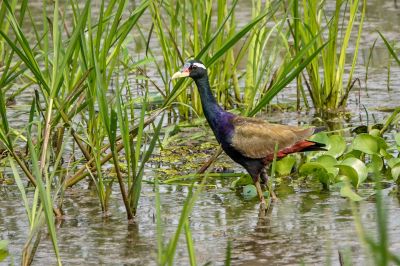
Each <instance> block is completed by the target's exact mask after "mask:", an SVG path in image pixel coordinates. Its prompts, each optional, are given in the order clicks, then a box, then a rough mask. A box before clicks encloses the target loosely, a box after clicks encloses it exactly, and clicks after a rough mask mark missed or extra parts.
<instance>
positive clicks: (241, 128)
mask: <svg viewBox="0 0 400 266" xmlns="http://www.w3.org/2000/svg"><path fill="white" fill-rule="evenodd" d="M232 124H233V125H234V128H235V131H234V135H233V138H232V146H233V147H234V148H235V149H237V150H238V151H240V152H241V153H242V154H243V155H245V156H247V157H249V158H265V157H266V156H267V155H269V154H272V153H274V150H275V144H276V143H277V144H278V149H279V150H282V149H284V148H287V147H290V146H292V145H294V144H295V143H296V142H298V141H300V140H303V139H306V138H308V137H309V136H311V135H312V134H313V132H314V128H300V127H296V126H287V125H279V124H271V123H268V122H265V121H263V120H260V119H257V118H249V117H235V118H234V119H233V120H232Z"/></svg>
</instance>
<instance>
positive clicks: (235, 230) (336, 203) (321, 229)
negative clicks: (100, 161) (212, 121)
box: [0, 0, 400, 265]
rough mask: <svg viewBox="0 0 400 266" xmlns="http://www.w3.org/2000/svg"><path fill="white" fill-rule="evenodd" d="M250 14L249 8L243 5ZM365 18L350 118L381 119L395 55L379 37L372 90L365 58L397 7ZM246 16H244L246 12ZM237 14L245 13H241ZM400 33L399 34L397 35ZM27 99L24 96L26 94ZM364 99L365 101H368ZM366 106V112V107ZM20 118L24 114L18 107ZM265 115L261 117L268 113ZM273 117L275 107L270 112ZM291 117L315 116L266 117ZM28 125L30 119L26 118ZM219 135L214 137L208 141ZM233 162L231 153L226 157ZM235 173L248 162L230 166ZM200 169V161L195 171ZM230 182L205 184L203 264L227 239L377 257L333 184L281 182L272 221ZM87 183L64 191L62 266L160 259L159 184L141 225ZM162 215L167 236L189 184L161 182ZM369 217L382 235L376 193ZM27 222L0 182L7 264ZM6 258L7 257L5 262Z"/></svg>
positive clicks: (242, 246) (254, 260)
mask: <svg viewBox="0 0 400 266" xmlns="http://www.w3.org/2000/svg"><path fill="white" fill-rule="evenodd" d="M243 12H244V14H247V13H246V12H247V11H246V10H245V9H244V11H243ZM367 15H368V17H367V20H366V22H365V31H364V34H363V42H362V45H361V49H360V53H359V62H358V63H359V66H358V67H357V69H356V73H355V76H357V77H360V79H361V87H362V90H361V91H359V92H358V91H357V90H354V92H353V93H352V95H351V97H350V99H349V110H350V111H351V113H352V117H351V119H350V120H349V121H347V122H346V126H358V125H360V124H366V123H367V122H368V123H375V122H382V120H383V119H384V118H385V117H386V116H387V115H388V113H384V112H379V111H377V110H376V108H377V107H395V106H398V104H399V102H400V96H399V95H400V94H399V89H400V69H399V68H398V67H395V66H393V67H392V69H391V71H392V73H391V79H390V83H389V84H390V90H388V89H387V72H386V71H387V70H386V66H387V59H388V53H387V51H386V50H385V48H384V46H383V44H382V42H380V41H379V42H378V43H377V46H376V50H375V51H374V54H373V61H372V65H371V68H370V69H369V80H368V91H367V90H365V89H364V88H365V83H364V76H365V66H364V65H363V64H364V63H365V62H366V61H367V60H368V56H369V48H370V47H371V46H372V43H373V41H374V40H375V38H376V37H377V36H378V34H377V33H376V30H377V29H379V30H382V32H383V33H384V34H385V36H386V37H387V38H389V39H395V38H396V37H398V28H397V27H398V25H399V24H400V9H395V8H394V2H393V1H384V4H383V5H382V4H381V1H379V0H375V1H368V8H367ZM242 17H245V15H243V16H242ZM238 18H239V19H240V18H241V16H240V14H238ZM398 41H399V40H398V39H397V42H398ZM293 99H295V92H294V90H293V89H291V88H289V89H288V90H286V91H284V92H283V93H281V94H280V95H279V96H278V97H277V99H275V102H276V101H279V102H289V103H291V102H293ZM29 101H30V98H29V96H27V102H29ZM364 106H365V109H364ZM366 110H367V111H366ZM13 115H14V116H15V118H16V126H18V120H19V121H20V123H23V121H24V120H23V119H18V118H20V116H21V115H26V110H23V111H21V110H17V109H16V110H15V112H14V114H13ZM266 115H267V114H265V115H263V114H262V115H261V116H266ZM268 115H269V114H268ZM268 119H269V120H271V121H277V122H282V123H288V124H297V123H298V122H300V123H307V124H308V123H310V121H311V120H312V115H310V114H306V113H304V112H302V113H295V112H293V113H277V114H274V115H273V116H272V117H269V118H268ZM21 126H23V125H22V124H21ZM206 140H207V141H209V140H210V141H212V139H211V138H210V139H206ZM222 160H226V161H228V160H227V158H222ZM231 168H232V169H233V170H234V171H235V172H243V169H241V168H240V167H238V166H237V165H234V164H232V165H231ZM152 170H153V169H152V168H151V166H149V168H148V169H147V172H146V176H145V178H146V179H148V180H152V178H153V176H154V175H155V174H156V172H155V171H152ZM193 170H194V169H193ZM231 181H232V180H231V179H225V180H219V179H217V180H215V181H213V183H215V184H216V187H217V188H215V189H207V190H205V191H204V192H202V193H201V195H200V198H199V199H198V200H197V203H196V205H195V207H194V209H193V212H192V214H191V217H190V226H191V229H192V234H193V238H194V241H195V251H196V257H197V259H198V263H199V265H202V264H205V263H207V262H211V265H222V264H223V263H224V259H225V253H226V249H227V246H228V242H229V243H231V247H232V261H233V264H234V265H298V264H300V263H305V264H306V265H329V264H330V265H339V264H340V263H339V256H338V252H339V251H340V252H342V254H348V255H349V256H350V257H351V261H352V262H353V264H354V265H372V264H373V263H372V261H371V260H370V259H369V258H368V254H369V252H368V251H367V250H365V249H363V248H362V246H361V244H360V242H359V240H358V236H357V233H356V230H355V225H354V219H353V216H352V210H351V207H350V205H349V202H348V201H347V200H345V199H343V198H341V197H340V196H339V194H338V193H337V192H336V191H335V190H334V191H333V192H330V193H322V192H320V190H319V188H318V187H316V188H308V189H305V188H299V187H298V186H296V185H294V184H291V183H290V182H283V183H282V184H281V186H279V187H278V188H277V193H278V197H279V201H278V202H277V203H274V205H273V208H272V211H271V213H270V214H269V215H268V217H267V219H266V220H260V219H259V218H258V204H257V201H250V202H249V201H244V200H243V199H242V198H241V197H240V196H238V195H237V193H235V192H234V191H232V190H230V189H229V184H230V182H231ZM82 186H83V185H81V186H77V187H74V188H72V189H69V190H67V192H66V195H65V204H64V210H65V219H64V220H63V221H61V222H60V223H59V224H58V225H57V226H58V229H57V235H58V243H59V247H60V252H61V258H62V260H63V263H64V264H65V265H95V264H101V265H122V264H124V265H155V264H156V261H157V235H156V225H155V219H154V217H155V204H154V191H153V187H152V185H149V184H146V183H145V184H144V185H143V191H142V196H141V199H140V203H139V210H138V216H137V217H136V220H135V223H134V224H128V223H127V221H126V215H125V211H124V208H123V204H122V201H120V199H119V194H118V193H114V195H113V197H112V201H111V202H110V216H109V217H103V215H102V212H101V209H100V206H99V203H98V200H97V196H96V195H95V193H93V192H92V191H90V190H87V189H84V188H83V187H82ZM391 189H392V188H391V187H390V188H388V189H386V190H385V196H384V200H385V208H386V209H387V213H388V221H389V225H388V228H389V232H390V243H391V244H390V249H391V250H392V251H393V252H395V253H397V254H400V219H398V217H399V212H400V208H399V207H400V204H399V199H398V198H397V197H395V196H393V195H391V194H389V192H390V190H391ZM160 191H161V201H162V219H163V224H164V232H165V238H164V242H165V243H167V241H168V240H169V238H170V236H171V235H172V234H173V233H174V231H175V229H176V226H177V224H178V222H179V214H180V211H181V208H182V205H183V202H184V200H185V198H186V196H187V188H186V187H180V186H172V185H171V186H167V185H161V186H160ZM357 209H358V210H359V212H360V214H361V219H362V221H363V225H364V226H365V229H366V231H367V232H369V233H370V234H371V235H375V233H376V217H375V201H374V200H373V199H370V200H366V201H363V202H361V203H359V204H357ZM27 232H28V221H27V218H26V215H25V212H24V207H23V206H22V204H21V199H20V195H19V192H18V190H17V188H16V187H15V186H13V185H0V239H8V240H9V241H10V245H9V251H10V254H11V256H10V257H9V258H7V260H6V261H5V262H3V264H4V265H9V264H11V263H12V262H14V263H15V264H16V265H17V264H19V263H20V259H21V258H20V257H21V250H22V248H23V245H24V243H25V241H26V238H27ZM52 250H53V248H52V244H51V241H50V238H49V237H48V236H47V235H46V234H45V233H44V234H43V236H42V241H41V243H40V245H39V248H38V251H37V253H36V256H35V259H34V263H33V264H34V265H43V264H45V263H46V264H48V265H54V264H55V263H56V261H55V258H54V254H53V251H52ZM175 259H176V260H175V261H176V265H188V263H189V262H188V255H187V251H186V246H185V238H184V236H182V237H181V239H180V243H179V245H178V250H177V254H176V256H175ZM0 264H1V263H0Z"/></svg>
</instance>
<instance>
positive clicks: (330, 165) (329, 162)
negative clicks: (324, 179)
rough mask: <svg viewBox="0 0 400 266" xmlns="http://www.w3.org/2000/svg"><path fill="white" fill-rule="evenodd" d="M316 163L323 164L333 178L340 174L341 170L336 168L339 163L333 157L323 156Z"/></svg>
mask: <svg viewBox="0 0 400 266" xmlns="http://www.w3.org/2000/svg"><path fill="white" fill-rule="evenodd" d="M316 162H317V163H320V164H322V165H323V166H324V167H325V169H326V170H327V172H328V173H330V174H332V175H333V176H336V175H337V174H338V172H339V169H337V168H336V167H335V165H337V163H338V162H337V160H336V159H335V158H334V157H333V156H331V155H326V154H324V155H321V156H320V157H318V158H317V160H316Z"/></svg>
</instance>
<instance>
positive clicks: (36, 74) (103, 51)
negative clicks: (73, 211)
mask: <svg viewBox="0 0 400 266" xmlns="http://www.w3.org/2000/svg"><path fill="white" fill-rule="evenodd" d="M46 3H47V2H45V4H44V5H43V16H42V21H41V23H42V27H38V25H36V23H35V21H33V20H32V23H33V28H34V33H35V34H34V35H33V36H29V35H27V34H26V33H25V32H24V29H23V27H22V26H23V21H24V15H25V13H30V6H29V3H28V1H22V2H21V3H20V5H19V6H18V5H17V4H14V3H11V2H10V1H8V0H6V1H3V2H2V3H1V9H0V15H2V16H4V12H5V14H6V17H7V20H6V21H7V23H8V24H7V23H6V24H7V27H9V28H10V31H11V32H12V34H9V33H8V32H7V31H6V28H7V27H6V26H5V24H2V27H1V28H0V42H1V43H2V44H5V45H4V49H5V50H4V54H5V56H4V58H6V60H5V66H4V68H2V76H1V79H0V86H1V89H0V119H1V123H0V142H1V145H2V146H4V147H5V149H6V151H7V155H8V160H7V161H8V165H9V166H10V167H11V169H12V172H13V174H14V180H15V183H16V184H17V186H18V188H19V190H20V192H21V197H22V200H23V203H24V206H25V209H26V213H27V217H28V220H29V224H30V234H29V237H28V240H27V243H26V245H25V249H24V254H23V264H24V265H28V264H30V263H31V262H32V260H33V257H34V254H35V251H36V249H37V247H38V244H39V243H40V239H41V235H42V234H41V232H42V226H43V225H44V224H45V223H46V224H47V228H48V232H49V234H50V236H51V240H52V242H53V248H54V251H55V255H56V258H57V263H58V264H59V265H60V264H61V258H60V256H59V249H58V245H57V236H56V229H55V220H56V219H57V218H60V217H62V215H63V210H62V202H63V198H64V191H65V189H67V188H68V187H70V186H72V185H74V184H76V183H78V182H79V181H80V180H82V179H83V178H85V177H87V176H89V175H90V176H91V177H92V180H94V184H95V185H96V191H97V193H98V198H99V201H100V206H101V208H102V210H103V212H104V213H105V214H106V213H107V208H108V199H109V197H110V191H111V185H112V183H113V181H112V180H113V179H112V178H111V181H110V178H109V177H105V171H104V169H103V165H104V164H106V163H107V162H112V163H113V165H114V169H115V173H116V181H117V182H118V184H119V187H120V192H121V196H122V198H123V202H124V205H125V209H126V212H127V217H128V219H129V220H132V219H133V217H134V215H135V214H136V210H137V204H138V201H139V197H140V189H141V180H142V177H143V173H144V166H145V163H146V162H147V161H148V160H149V158H150V155H151V153H152V151H153V149H154V147H155V144H156V142H157V141H158V139H159V137H158V136H159V133H160V129H161V125H162V123H163V119H162V118H161V119H160V120H158V122H157V124H155V125H154V127H153V130H152V131H151V132H150V131H149V132H147V130H146V128H147V127H148V126H149V125H152V124H153V122H154V120H155V119H156V118H157V117H158V116H159V115H160V113H162V111H163V110H164V109H158V110H156V111H155V112H153V113H150V112H149V111H148V104H147V103H148V101H149V99H148V97H147V95H148V93H147V91H148V87H147V85H146V83H145V82H146V81H145V80H144V79H143V78H140V77H137V79H136V81H137V82H138V84H139V85H140V86H142V85H143V86H142V88H143V91H144V92H145V93H144V94H143V96H140V97H137V96H134V95H132V93H131V92H130V89H131V87H130V85H129V82H128V75H129V74H130V72H132V70H135V69H136V67H137V66H138V65H140V64H138V63H137V62H134V61H133V60H132V58H131V57H130V56H128V57H127V55H126V47H127V46H128V45H129V42H128V41H127V36H128V34H129V33H130V32H131V31H132V30H133V28H134V27H135V25H136V24H137V22H138V20H139V18H140V17H141V16H142V14H143V13H144V11H145V10H146V9H147V7H148V4H149V3H148V2H147V1H143V2H141V3H140V4H138V5H137V6H136V8H135V9H132V10H128V8H127V5H128V1H109V2H108V3H107V5H106V3H105V1H102V4H101V7H100V10H99V16H98V17H97V19H96V20H94V17H93V15H92V10H91V4H90V3H91V1H86V2H85V3H84V5H83V6H82V5H80V4H79V5H78V1H71V2H69V3H68V6H67V8H69V10H70V11H71V20H68V21H67V20H66V16H65V13H63V12H61V10H63V9H62V8H60V4H59V2H58V1H55V2H54V5H53V6H52V10H53V13H52V14H50V13H49V11H48V10H49V9H50V7H49V6H48V5H47V4H46ZM17 8H19V9H17ZM17 11H18V12H17ZM17 14H18V15H19V17H17V16H18V15H17ZM3 18H4V17H2V19H3ZM69 23H70V24H69ZM3 26H4V27H3ZM15 61H16V63H14V62H15ZM132 62H133V63H132ZM17 80H18V82H22V83H23V85H22V88H23V90H20V91H19V93H18V94H15V100H16V101H17V102H18V101H19V95H20V94H23V93H25V94H27V93H31V94H32V95H33V100H32V103H31V108H30V111H29V120H27V121H26V127H24V128H14V126H13V124H12V122H11V121H9V113H8V112H9V111H10V110H8V108H7V107H6V106H7V103H6V101H7V99H6V94H5V90H4V88H8V89H13V86H15V84H16V81H17ZM120 80H123V82H120ZM141 82H142V83H143V84H140V83H141ZM110 88H113V89H114V93H113V92H111V91H110ZM138 106H141V107H142V110H141V112H140V113H139V114H137V112H136V111H135V109H136V108H137V107H138ZM146 116H147V117H146ZM23 145H26V146H27V150H26V152H24V151H23V150H22V149H21V146H23ZM71 146H72V147H71ZM65 147H68V148H69V149H65ZM123 149H125V152H124V157H125V159H126V160H127V163H126V164H127V168H128V171H127V174H126V175H125V174H124V173H123V172H122V170H121V168H122V167H123V166H122V163H121V162H120V153H121V150H123ZM67 150H69V151H68V152H66V151H67ZM71 150H72V151H71ZM25 153H27V154H25ZM71 153H72V154H71ZM74 160H76V161H74ZM124 165H125V164H124ZM17 166H19V168H20V169H18V167H17ZM20 170H22V171H23V172H24V174H25V176H26V177H27V178H28V180H29V184H31V185H32V186H34V187H35V190H34V196H33V198H32V199H30V198H29V197H28V196H27V194H28V192H27V190H26V188H25V185H24V183H26V182H24V179H23V178H21V177H20ZM126 184H127V185H126Z"/></svg>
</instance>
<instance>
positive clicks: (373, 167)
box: [367, 154, 383, 173]
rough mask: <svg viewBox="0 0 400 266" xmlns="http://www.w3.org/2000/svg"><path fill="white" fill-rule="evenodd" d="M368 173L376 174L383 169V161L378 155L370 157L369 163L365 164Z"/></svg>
mask: <svg viewBox="0 0 400 266" xmlns="http://www.w3.org/2000/svg"><path fill="white" fill-rule="evenodd" d="M367 168H368V172H369V173H377V172H379V171H381V170H382V168H383V160H382V158H381V157H380V156H378V155H375V154H374V155H372V156H371V161H370V162H369V163H368V164H367Z"/></svg>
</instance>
